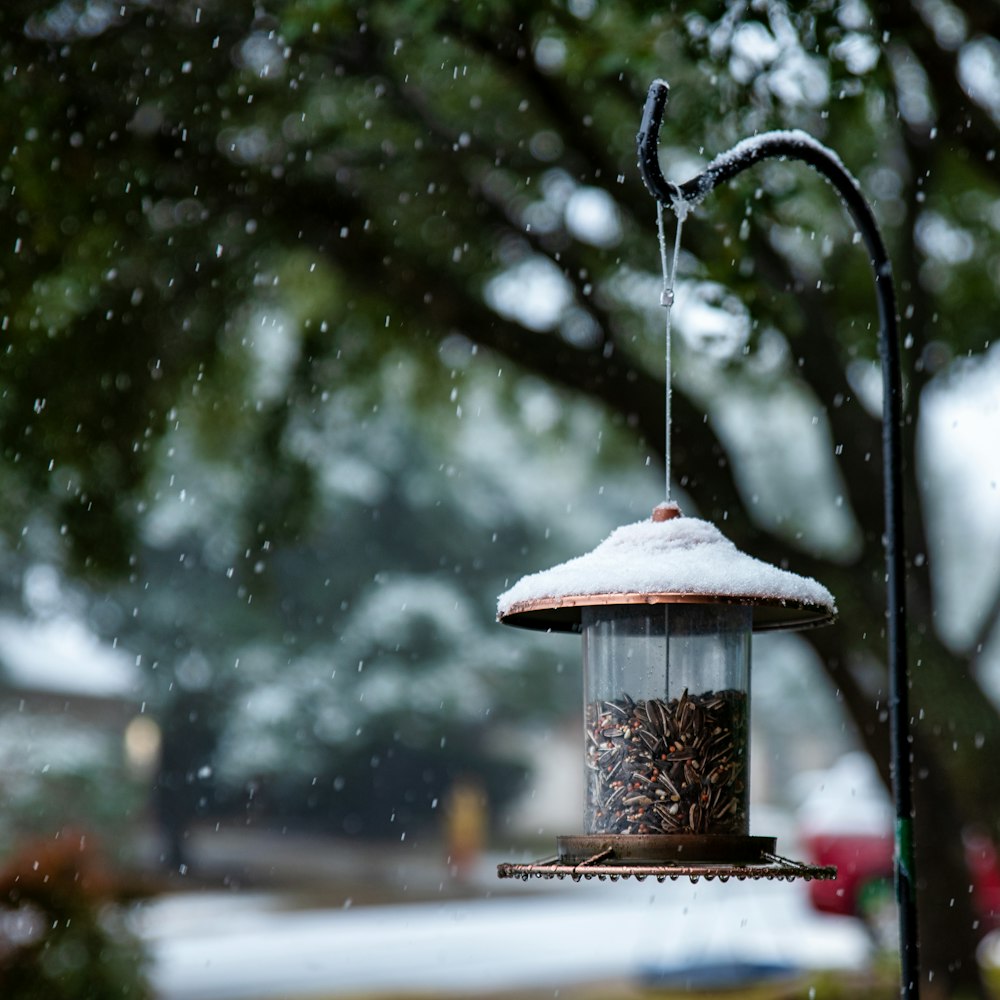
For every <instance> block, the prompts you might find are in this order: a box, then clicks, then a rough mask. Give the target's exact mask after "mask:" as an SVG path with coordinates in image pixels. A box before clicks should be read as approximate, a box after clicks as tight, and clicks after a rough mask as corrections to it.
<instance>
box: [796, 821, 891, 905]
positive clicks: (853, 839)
mask: <svg viewBox="0 0 1000 1000" xmlns="http://www.w3.org/2000/svg"><path fill="white" fill-rule="evenodd" d="M805 847H806V850H807V852H808V854H809V857H810V860H811V861H812V862H813V863H814V864H817V865H836V867H837V877H836V878H835V879H833V880H831V881H821V880H818V879H813V880H812V881H810V882H809V899H810V901H811V902H812V904H813V906H814V907H815V908H816V909H817V910H819V911H820V912H822V913H841V914H844V915H846V916H852V917H859V916H865V915H866V914H865V909H866V907H867V905H868V903H869V900H873V899H874V898H875V896H876V894H877V895H878V896H881V895H882V894H884V892H885V891H886V890H888V892H889V894H890V897H891V895H892V891H893V889H892V850H893V845H892V835H891V834H888V833H887V834H870V833H817V834H813V835H811V836H808V837H806V839H805Z"/></svg>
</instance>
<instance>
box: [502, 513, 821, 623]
mask: <svg viewBox="0 0 1000 1000" xmlns="http://www.w3.org/2000/svg"><path fill="white" fill-rule="evenodd" d="M621 604H742V605H750V606H752V607H753V628H754V631H757V632H762V631H768V630H774V629H801V628H811V627H813V626H816V625H825V624H827V623H828V622H830V621H832V620H833V619H834V618H835V617H836V614H837V607H836V602H835V601H834V599H833V595H832V594H831V593H830V591H828V590H827V589H826V587H824V586H823V585H822V584H820V583H817V582H816V581H815V580H813V579H811V578H809V577H804V576H798V575H796V574H795V573H791V572H789V571H788V570H783V569H779V568H778V567H776V566H772V565H770V564H769V563H765V562H762V561H761V560H759V559H755V558H753V557H752V556H748V555H747V554H746V553H744V552H741V551H740V550H739V549H738V548H736V546H735V545H733V543H732V542H731V541H729V539H727V538H726V537H725V536H724V535H723V534H722V532H721V531H719V529H718V528H716V527H715V525H713V524H711V523H709V522H708V521H702V520H700V519H698V518H694V517H682V516H680V509H679V508H678V507H677V505H676V504H661V505H660V506H658V507H657V508H656V509H655V510H654V511H653V516H652V518H651V519H649V520H646V521H638V522H636V523H635V524H628V525H625V526H623V527H620V528H616V529H615V530H614V531H613V532H612V533H611V535H609V536H608V538H606V539H605V540H604V541H603V542H601V544H600V545H598V546H597V548H595V549H594V550H593V551H592V552H588V553H587V554H586V555H582V556H578V557H576V558H575V559H570V560H569V561H567V562H564V563H561V564H559V565H558V566H553V567H552V568H551V569H547V570H542V571H541V572H539V573H532V574H530V575H529V576H525V577H523V578H522V579H520V580H519V581H518V582H517V583H516V584H514V586H513V587H511V588H510V589H509V590H507V591H506V592H505V593H503V594H501V595H500V597H499V599H498V601H497V620H498V621H501V622H503V623H505V624H507V625H518V626H520V627H522V628H532V629H539V630H550V631H554V632H578V631H580V627H581V625H580V621H581V611H580V609H581V608H583V607H593V606H601V605H621Z"/></svg>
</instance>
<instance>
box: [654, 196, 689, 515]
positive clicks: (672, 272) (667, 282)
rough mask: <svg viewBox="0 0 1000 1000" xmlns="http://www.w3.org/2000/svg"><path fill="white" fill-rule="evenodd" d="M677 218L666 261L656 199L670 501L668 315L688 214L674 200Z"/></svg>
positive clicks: (660, 210)
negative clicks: (672, 244)
mask: <svg viewBox="0 0 1000 1000" xmlns="http://www.w3.org/2000/svg"><path fill="white" fill-rule="evenodd" d="M670 207H671V208H672V209H673V211H674V215H675V216H676V218H677V227H676V231H675V233H674V255H673V260H672V261H671V262H670V263H669V265H668V263H667V237H666V234H665V232H664V229H663V202H662V201H660V200H659V199H657V202H656V233H657V238H658V242H659V244H660V269H661V270H662V272H663V288H662V290H661V291H660V305H661V306H663V308H664V309H665V310H666V322H665V326H666V336H665V341H666V343H665V347H664V358H665V362H664V378H663V381H664V385H665V386H666V391H665V394H664V427H665V434H664V441H665V444H664V450H663V464H664V466H665V473H664V478H665V480H666V491H665V493H666V501H667V503H669V502H670V438H671V434H670V431H671V402H672V397H673V373H672V370H671V346H670V318H671V315H672V313H673V308H674V288H675V285H676V280H677V259H678V258H679V257H680V254H681V231H682V230H683V228H684V219H685V217H686V216H687V204H686V203H673V204H671V206H670Z"/></svg>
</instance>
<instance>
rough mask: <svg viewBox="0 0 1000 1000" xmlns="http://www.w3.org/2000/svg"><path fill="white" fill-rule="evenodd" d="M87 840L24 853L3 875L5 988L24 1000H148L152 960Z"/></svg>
mask: <svg viewBox="0 0 1000 1000" xmlns="http://www.w3.org/2000/svg"><path fill="white" fill-rule="evenodd" d="M93 854H94V851H93V847H90V848H88V847H87V846H86V838H85V837H83V836H81V835H79V834H78V833H77V834H74V833H71V832H70V831H68V830H67V831H63V836H62V837H59V838H56V839H54V840H53V839H51V838H46V839H45V840H40V841H37V842H35V843H34V844H33V845H31V846H28V847H24V848H23V849H22V850H21V852H20V853H18V854H15V855H13V856H12V857H8V858H7V859H6V863H5V866H4V867H3V868H2V869H0V915H2V916H3V917H4V928H5V930H6V929H7V928H9V929H10V930H11V931H13V933H9V932H8V933H5V934H4V935H3V936H2V937H0V942H2V948H0V988H2V989H3V992H4V995H5V996H10V997H18V998H19V1000H21V998H23V1000H119V998H129V1000H148V998H150V997H152V992H151V990H150V988H149V985H148V983H147V982H146V979H145V965H146V957H145V954H144V952H143V950H142V946H141V945H140V943H139V941H138V940H137V938H136V937H135V935H134V934H133V933H132V932H131V931H130V930H129V928H128V926H127V923H126V920H125V915H124V913H123V912H122V910H121V908H120V907H118V906H116V905H115V903H114V902H113V900H112V898H111V891H112V885H111V883H110V882H109V881H108V879H107V876H106V874H105V873H104V872H103V871H102V870H101V869H100V867H99V866H98V865H97V864H96V862H95V861H94V858H93Z"/></svg>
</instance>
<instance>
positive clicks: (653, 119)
mask: <svg viewBox="0 0 1000 1000" xmlns="http://www.w3.org/2000/svg"><path fill="white" fill-rule="evenodd" d="M669 97H670V85H669V84H668V83H667V81H666V80H660V79H656V80H654V81H653V82H652V83H651V84H650V85H649V92H648V93H647V95H646V103H645V105H644V106H643V109H642V122H641V123H640V125H639V134H638V135H637V136H636V137H635V142H636V147H637V150H638V153H639V173H640V174H641V175H642V182H643V183H644V184H645V185H646V190H647V191H648V192H649V193H650V194H651V195H652V196H653V197H654V198H656V200H657V201H662V202H666V203H667V204H673V202H674V201H675V200H677V199H678V198H679V197H680V191H679V190H678V189H677V186H676V185H675V184H671V183H670V182H669V181H668V180H667V179H666V178H665V177H664V176H663V171H662V170H661V169H660V158H659V156H658V155H657V154H658V150H659V144H660V126H661V125H662V124H663V112H664V111H665V110H666V107H667V99H668V98H669Z"/></svg>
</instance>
